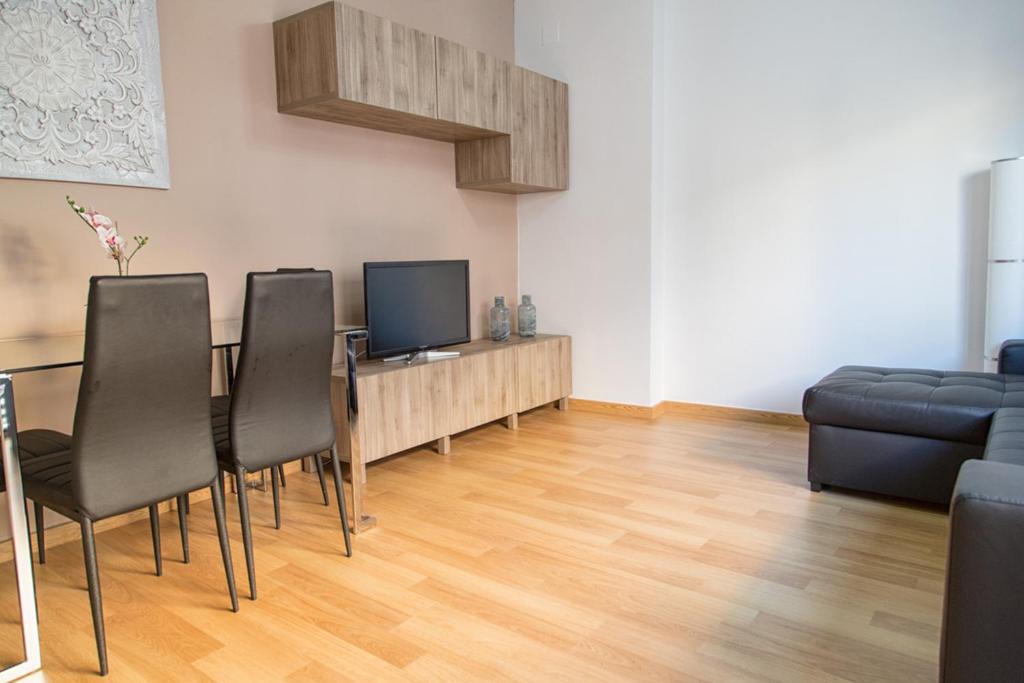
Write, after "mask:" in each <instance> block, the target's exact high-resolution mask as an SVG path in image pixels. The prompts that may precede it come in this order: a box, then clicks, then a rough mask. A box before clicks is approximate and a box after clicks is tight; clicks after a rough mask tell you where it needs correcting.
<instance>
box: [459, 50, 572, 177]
mask: <svg viewBox="0 0 1024 683" xmlns="http://www.w3.org/2000/svg"><path fill="white" fill-rule="evenodd" d="M510 91H511V97H510V102H509V106H510V112H511V114H510V115H511V120H512V134H511V135H510V136H509V137H508V138H494V139H492V140H477V141H472V142H463V143H459V144H457V145H456V146H455V172H456V184H457V185H458V186H459V187H461V188H464V189H476V190H488V191H492V192H507V193H512V194H522V193H527V192H547V191H552V190H566V189H568V187H569V87H568V86H567V85H566V84H565V83H561V82H560V81H557V80H555V79H553V78H548V77H547V76H543V75H541V74H539V73H536V72H535V71H530V70H528V69H523V68H522V67H518V66H513V67H511V79H510Z"/></svg>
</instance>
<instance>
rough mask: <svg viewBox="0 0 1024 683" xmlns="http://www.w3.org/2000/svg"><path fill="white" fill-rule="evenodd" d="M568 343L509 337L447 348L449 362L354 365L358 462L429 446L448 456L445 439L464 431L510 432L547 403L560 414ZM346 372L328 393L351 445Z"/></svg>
mask: <svg viewBox="0 0 1024 683" xmlns="http://www.w3.org/2000/svg"><path fill="white" fill-rule="evenodd" d="M571 345H572V341H571V339H570V338H569V337H566V336H556V335H538V336H536V337H530V338H526V337H512V338H511V339H510V340H509V341H507V342H492V341H486V340H482V341H475V342H471V343H469V344H463V345H460V346H455V347H451V350H457V351H461V355H460V356H458V357H455V358H445V359H439V360H432V361H419V362H416V363H413V364H412V365H405V364H404V363H384V362H382V361H369V362H365V363H360V364H359V365H358V368H357V372H356V382H357V385H356V389H357V391H356V394H357V396H358V399H357V401H358V419H357V420H356V427H355V429H356V430H358V435H357V437H358V444H359V448H360V451H361V453H360V456H361V460H362V463H361V464H363V465H365V463H369V462H373V461H374V460H379V459H380V458H384V457H387V456H389V455H392V454H394V453H398V452H400V451H404V450H407V449H410V448H415V447H416V446H421V445H423V444H426V443H431V442H437V444H438V450H439V451H441V452H442V453H443V452H447V448H448V445H449V443H450V441H449V439H450V437H451V436H453V435H455V434H458V433H459V432H463V431H466V430H467V429H472V428H473V427H478V426H480V425H483V424H487V423H488V422H493V421H495V420H500V419H505V420H506V421H507V422H506V424H507V425H508V426H509V428H513V429H514V428H515V427H516V426H517V424H518V414H519V413H521V412H524V411H527V410H530V409H532V408H536V407H538V406H542V405H545V404H547V403H558V407H560V408H562V409H565V408H566V407H567V399H568V397H569V394H571V393H572V366H571V357H572V352H571ZM345 375H346V373H345V369H344V367H343V366H339V368H338V369H337V370H336V371H335V373H334V377H333V382H334V385H335V386H334V391H333V392H332V393H333V395H334V397H335V406H334V409H335V413H336V420H335V421H336V423H337V425H338V428H339V431H340V432H342V433H341V434H339V441H341V442H343V443H344V442H345V441H348V440H349V434H348V428H349V426H348V420H347V412H348V406H347V404H346V402H345V401H346V399H345V396H346V390H345V382H346V378H345ZM345 455H347V454H343V457H344V456H345ZM364 477H365V475H363V477H361V478H364Z"/></svg>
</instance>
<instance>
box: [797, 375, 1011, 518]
mask: <svg viewBox="0 0 1024 683" xmlns="http://www.w3.org/2000/svg"><path fill="white" fill-rule="evenodd" d="M1007 406H1016V407H1021V406H1024V376H1022V375H1006V374H992V373H981V372H942V371H937V370H907V369H897V368H877V367H864V366H846V367H842V368H839V369H838V370H836V371H835V372H833V373H832V374H830V375H828V376H826V377H825V378H824V379H822V380H821V381H820V382H818V383H817V384H815V385H814V386H813V387H811V388H810V389H808V390H807V391H806V392H805V393H804V402H803V412H804V418H805V419H806V420H807V421H808V422H809V423H810V425H811V434H810V451H809V454H808V466H807V478H808V481H810V484H811V488H812V489H814V490H820V487H821V486H822V485H835V486H842V487H844V488H850V489H857V490H861V491H871V492H874V493H882V494H887V495H892V496H900V497H903V498H913V499H916V500H922V501H928V502H933V503H942V504H947V503H949V501H950V496H951V495H952V492H953V484H954V483H955V481H956V476H957V472H958V471H959V470H960V465H961V464H962V463H963V462H964V461H965V460H968V459H971V458H980V457H982V454H983V453H984V450H985V440H986V438H987V436H988V431H989V426H990V424H991V421H992V415H993V413H994V412H995V411H996V410H998V409H999V408H1002V407H1007Z"/></svg>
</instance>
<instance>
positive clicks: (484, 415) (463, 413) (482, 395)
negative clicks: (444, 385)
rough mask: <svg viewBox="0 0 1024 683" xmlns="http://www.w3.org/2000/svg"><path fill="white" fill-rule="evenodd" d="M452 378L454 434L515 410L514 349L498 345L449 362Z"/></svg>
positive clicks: (452, 429)
mask: <svg viewBox="0 0 1024 683" xmlns="http://www.w3.org/2000/svg"><path fill="white" fill-rule="evenodd" d="M449 365H450V366H451V381H452V413H451V415H452V422H451V433H452V434H458V433H459V432H463V431H465V430H467V429H471V428H473V427H478V426H480V425H482V424H487V423H488V422H493V421H494V420H500V419H501V418H504V417H507V416H508V415H509V414H510V413H512V411H513V410H514V407H513V405H514V401H515V386H516V375H515V351H514V350H513V349H511V348H498V349H494V350H492V351H491V352H490V353H477V354H467V355H466V357H464V358H461V359H459V362H455V363H449Z"/></svg>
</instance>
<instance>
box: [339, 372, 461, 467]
mask: <svg viewBox="0 0 1024 683" xmlns="http://www.w3.org/2000/svg"><path fill="white" fill-rule="evenodd" d="M356 381H357V382H358V383H359V387H358V391H359V411H360V415H359V438H360V443H361V444H362V451H363V459H364V460H365V461H366V462H367V463H371V462H373V461H374V460H379V459H381V458H383V457H386V456H388V455H391V454H392V453H398V452H399V451H404V450H406V449H408V448H412V447H413V446H419V445H421V444H424V443H427V442H428V441H435V440H437V439H440V438H441V437H443V436H449V435H450V434H451V433H452V429H451V424H452V379H451V363H424V364H422V365H413V366H410V367H404V368H402V370H401V372H378V373H373V374H363V375H358V376H357V379H356Z"/></svg>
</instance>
